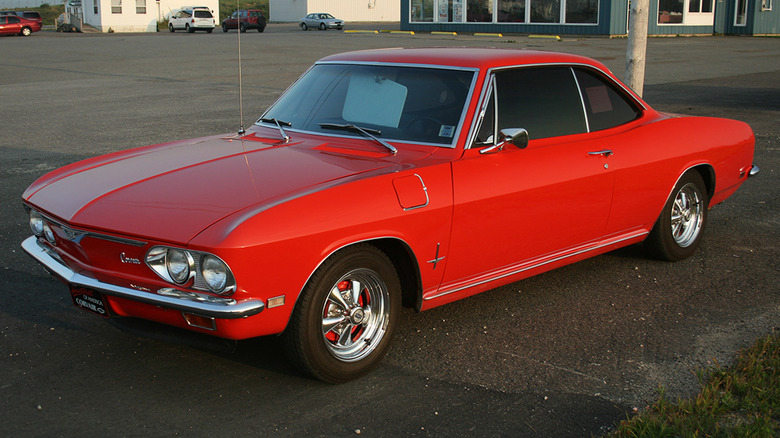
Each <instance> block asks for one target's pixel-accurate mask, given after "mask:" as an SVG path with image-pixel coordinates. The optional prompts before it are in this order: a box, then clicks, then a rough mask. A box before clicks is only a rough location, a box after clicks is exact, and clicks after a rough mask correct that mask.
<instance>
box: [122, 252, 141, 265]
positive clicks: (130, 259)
mask: <svg viewBox="0 0 780 438" xmlns="http://www.w3.org/2000/svg"><path fill="white" fill-rule="evenodd" d="M119 261H121V262H122V263H131V264H133V265H140V264H141V260H139V259H136V258H133V257H128V256H127V255H126V254H125V253H122V254H119Z"/></svg>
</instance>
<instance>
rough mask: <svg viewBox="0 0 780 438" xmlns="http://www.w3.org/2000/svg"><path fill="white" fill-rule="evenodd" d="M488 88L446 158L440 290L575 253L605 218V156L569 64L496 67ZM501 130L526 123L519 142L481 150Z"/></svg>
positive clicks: (608, 181)
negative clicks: (455, 150)
mask: <svg viewBox="0 0 780 438" xmlns="http://www.w3.org/2000/svg"><path fill="white" fill-rule="evenodd" d="M490 88H491V97H490V99H489V100H488V102H489V103H487V104H486V105H484V107H483V111H484V113H485V116H484V118H483V119H482V122H481V125H480V127H479V129H478V130H477V132H476V135H475V137H476V138H475V140H474V145H473V146H472V148H471V149H469V150H466V151H465V153H464V155H463V157H462V159H460V160H457V161H455V162H453V165H452V167H453V186H454V209H453V223H452V238H451V243H450V251H449V254H448V257H447V266H446V272H445V276H444V282H443V284H442V290H445V291H446V290H447V289H452V288H456V289H457V288H464V287H468V286H469V285H470V284H472V285H473V284H480V283H486V282H489V281H490V280H491V279H498V278H503V277H506V276H508V275H513V274H514V273H519V272H522V271H523V270H526V269H530V268H532V267H535V266H538V265H541V264H544V263H547V262H549V261H556V260H560V259H562V258H566V257H567V256H569V255H572V254H577V253H579V252H580V251H583V250H584V249H585V248H587V247H588V246H589V245H595V244H596V242H597V241H598V240H599V239H600V238H601V237H602V236H603V234H604V230H605V228H606V224H607V220H608V218H609V212H610V205H611V198H612V192H613V188H614V187H613V186H614V181H613V175H612V173H611V172H610V170H609V157H610V155H609V152H608V149H607V146H606V145H605V144H604V140H603V139H600V138H599V139H596V140H593V139H590V138H589V135H588V134H587V130H588V129H587V121H586V118H585V114H584V112H583V105H582V99H581V97H580V94H579V88H578V86H577V82H576V79H575V77H574V73H573V71H572V69H571V68H569V67H564V66H555V67H531V68H528V67H527V68H517V69H507V70H501V71H496V72H494V76H493V79H492V81H491V86H490ZM496 121H497V122H496ZM506 128H524V129H526V130H527V132H528V134H529V137H530V141H529V143H528V146H527V147H526V148H524V149H520V148H518V147H516V146H514V145H505V146H504V147H503V149H502V150H499V149H493V151H492V152H489V153H482V152H483V151H482V149H485V148H486V147H489V146H490V145H496V144H499V143H500V139H499V138H497V137H498V136H497V135H495V132H499V131H500V130H502V129H506ZM499 135H500V134H499Z"/></svg>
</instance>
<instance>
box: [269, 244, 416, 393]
mask: <svg viewBox="0 0 780 438" xmlns="http://www.w3.org/2000/svg"><path fill="white" fill-rule="evenodd" d="M400 309H401V284H400V281H399V279H398V274H397V273H396V271H395V268H394V266H393V263H392V262H391V261H390V259H389V258H388V257H387V255H385V253H383V252H382V251H380V250H379V249H377V248H375V247H373V246H370V245H356V246H352V247H349V248H346V249H343V250H341V251H339V252H337V253H336V254H334V255H333V256H331V257H330V258H329V259H328V260H326V261H325V262H324V263H323V264H322V265H321V266H320V267H319V268H318V269H317V271H316V272H315V273H314V274H313V275H312V277H311V278H310V279H309V282H308V283H307V284H306V286H305V287H304V289H303V292H302V294H301V297H300V298H299V299H298V302H297V304H296V306H295V309H294V310H293V314H292V316H291V318H290V322H289V324H288V327H287V330H285V332H284V333H283V334H282V342H283V345H284V348H285V352H286V353H287V356H288V357H289V359H290V361H291V362H292V363H293V364H294V365H295V366H296V367H297V368H298V369H300V370H301V371H302V372H303V373H305V374H308V375H310V376H312V377H314V378H316V379H319V380H322V381H325V382H329V383H343V382H347V381H350V380H353V379H356V378H358V377H360V376H362V375H364V374H366V373H368V372H369V371H371V370H372V369H373V368H374V367H376V366H377V365H378V364H379V362H380V361H381V360H382V358H383V357H384V355H385V353H387V350H388V348H389V346H390V343H391V341H392V337H393V332H394V331H395V325H396V321H397V320H398V313H399V311H400ZM326 321H327V322H328V323H326Z"/></svg>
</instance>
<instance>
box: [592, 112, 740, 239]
mask: <svg viewBox="0 0 780 438" xmlns="http://www.w3.org/2000/svg"><path fill="white" fill-rule="evenodd" d="M754 142H755V140H754V136H753V131H752V130H751V129H750V127H749V126H748V125H747V124H745V123H743V122H739V121H736V120H729V119H719V118H710V117H684V116H666V115H665V116H663V117H662V118H661V119H660V120H658V121H655V122H652V123H648V124H645V125H642V126H639V127H637V128H635V129H633V130H631V131H630V132H627V133H625V135H624V136H623V137H621V142H620V143H621V144H615V145H610V147H614V149H615V155H614V156H612V157H610V160H609V161H610V162H609V165H610V166H611V167H613V168H614V169H615V194H614V198H613V203H612V211H611V214H610V219H609V222H608V227H607V233H606V234H607V235H610V234H614V233H619V232H622V231H625V230H627V229H631V228H635V227H637V226H641V227H642V228H645V229H647V230H650V229H651V228H652V226H653V224H654V223H655V221H656V219H657V218H658V216H659V215H660V213H661V210H662V209H663V206H664V204H665V203H666V200H667V199H668V197H669V196H670V194H671V192H672V189H673V188H674V185H675V184H676V183H677V180H678V179H679V178H680V177H681V176H682V175H683V174H684V173H685V172H686V171H688V170H689V169H692V168H694V167H696V168H699V169H702V170H704V169H707V168H710V169H711V170H712V172H705V173H706V174H705V175H704V176H705V178H704V179H705V183H708V184H709V183H710V182H712V183H713V184H712V185H711V186H710V187H708V190H709V192H710V197H711V201H710V205H711V206H712V205H715V204H717V203H720V202H722V201H723V200H724V199H726V198H727V197H728V196H729V195H730V194H731V193H733V192H734V191H735V190H736V189H737V188H738V187H739V185H740V184H742V183H743V182H744V181H745V180H746V179H747V174H746V173H745V172H744V170H745V169H749V166H750V165H751V164H752V160H753V148H754ZM712 173H714V181H708V180H709V179H710V178H708V177H707V174H712Z"/></svg>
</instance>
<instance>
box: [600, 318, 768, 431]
mask: <svg viewBox="0 0 780 438" xmlns="http://www.w3.org/2000/svg"><path fill="white" fill-rule="evenodd" d="M779 373H780V336H778V335H777V334H774V333H773V334H771V335H769V336H767V337H764V338H761V339H759V340H757V341H756V342H755V344H754V345H753V346H752V347H750V348H748V349H745V350H742V351H740V352H739V355H738V357H737V361H736V363H735V364H734V365H732V366H731V367H730V368H728V369H722V368H721V367H720V366H719V365H717V363H716V368H715V369H714V370H712V371H709V372H706V373H705V372H701V371H699V372H698V373H697V376H698V378H699V382H700V385H701V392H700V393H699V395H698V396H696V398H694V399H692V400H678V401H677V402H676V403H672V402H670V401H668V400H666V399H665V398H664V394H663V392H662V394H661V397H660V399H659V400H658V401H656V402H655V403H654V404H653V405H652V406H651V407H650V409H649V410H648V411H647V412H644V413H641V414H639V415H637V416H635V417H633V418H630V419H628V420H624V421H623V422H621V423H620V425H619V426H618V429H617V430H616V431H614V432H613V433H612V434H610V435H607V436H608V437H620V438H623V437H631V438H633V437H767V438H769V437H777V436H780V375H779Z"/></svg>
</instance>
